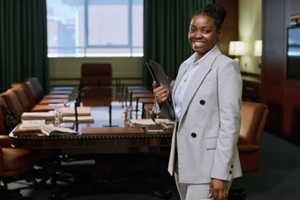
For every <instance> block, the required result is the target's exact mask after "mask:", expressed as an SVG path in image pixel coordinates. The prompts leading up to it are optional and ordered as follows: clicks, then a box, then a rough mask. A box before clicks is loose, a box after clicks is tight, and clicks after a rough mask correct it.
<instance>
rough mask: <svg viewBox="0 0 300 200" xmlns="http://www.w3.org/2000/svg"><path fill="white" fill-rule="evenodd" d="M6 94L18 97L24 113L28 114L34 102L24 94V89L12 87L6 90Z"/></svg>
mask: <svg viewBox="0 0 300 200" xmlns="http://www.w3.org/2000/svg"><path fill="white" fill-rule="evenodd" d="M8 92H14V93H15V94H16V96H17V97H18V99H19V101H20V103H21V105H22V107H23V109H24V111H26V112H29V111H31V109H32V108H33V107H34V105H35V102H32V101H30V99H29V97H28V95H27V94H26V93H25V89H24V88H23V87H18V86H16V87H13V88H11V89H9V90H8Z"/></svg>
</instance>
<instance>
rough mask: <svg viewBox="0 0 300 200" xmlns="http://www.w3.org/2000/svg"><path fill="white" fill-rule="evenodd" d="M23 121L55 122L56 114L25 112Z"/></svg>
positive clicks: (22, 117)
mask: <svg viewBox="0 0 300 200" xmlns="http://www.w3.org/2000/svg"><path fill="white" fill-rule="evenodd" d="M21 119H22V120H45V121H54V119H55V113H49V112H23V113H22V116H21Z"/></svg>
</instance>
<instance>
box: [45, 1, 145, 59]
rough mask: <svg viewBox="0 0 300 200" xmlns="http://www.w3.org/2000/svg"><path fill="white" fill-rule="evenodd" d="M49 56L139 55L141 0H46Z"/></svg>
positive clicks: (140, 51) (141, 31)
mask: <svg viewBox="0 0 300 200" xmlns="http://www.w3.org/2000/svg"><path fill="white" fill-rule="evenodd" d="M47 26H48V56H49V57H101V56H102V57H104V56H105V57H114V56H118V57H123V56H125V57H130V56H137V57H138V56H143V0H47Z"/></svg>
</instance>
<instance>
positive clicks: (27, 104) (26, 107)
mask: <svg viewBox="0 0 300 200" xmlns="http://www.w3.org/2000/svg"><path fill="white" fill-rule="evenodd" d="M9 92H13V93H15V95H13V96H12V95H10V97H6V98H5V100H6V101H7V102H14V101H15V100H14V98H15V96H17V98H18V100H19V102H20V104H21V105H22V107H23V112H29V111H33V112H47V111H51V110H52V111H54V110H55V109H59V108H60V107H62V105H57V106H55V105H48V104H36V103H35V102H33V101H31V100H30V99H29V97H28V95H27V94H26V92H25V89H24V88H23V87H18V86H15V87H13V88H11V89H9V90H7V93H9ZM6 96H7V95H6ZM61 103H63V102H61Z"/></svg>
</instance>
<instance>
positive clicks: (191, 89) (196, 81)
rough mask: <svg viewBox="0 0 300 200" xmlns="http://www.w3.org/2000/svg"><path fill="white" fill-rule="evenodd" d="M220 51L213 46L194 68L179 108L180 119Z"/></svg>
mask: <svg viewBox="0 0 300 200" xmlns="http://www.w3.org/2000/svg"><path fill="white" fill-rule="evenodd" d="M220 54H221V52H220V50H219V49H218V48H215V49H214V50H213V51H211V52H210V53H209V55H207V57H206V58H205V60H204V61H203V62H202V63H201V66H199V68H198V69H197V70H196V72H195V74H194V75H193V77H192V80H191V82H190V84H189V86H188V89H187V90H186V92H185V95H184V99H183V105H182V108H181V116H180V121H181V120H182V119H183V116H184V115H185V113H186V110H187V108H188V106H189V104H190V102H191V100H192V98H193V97H194V95H195V94H196V92H197V90H198V88H199V87H200V86H201V85H202V83H203V81H204V79H205V77H206V76H207V74H208V73H209V72H210V70H211V68H212V67H213V63H214V61H215V60H216V58H217V57H218V55H220Z"/></svg>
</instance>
